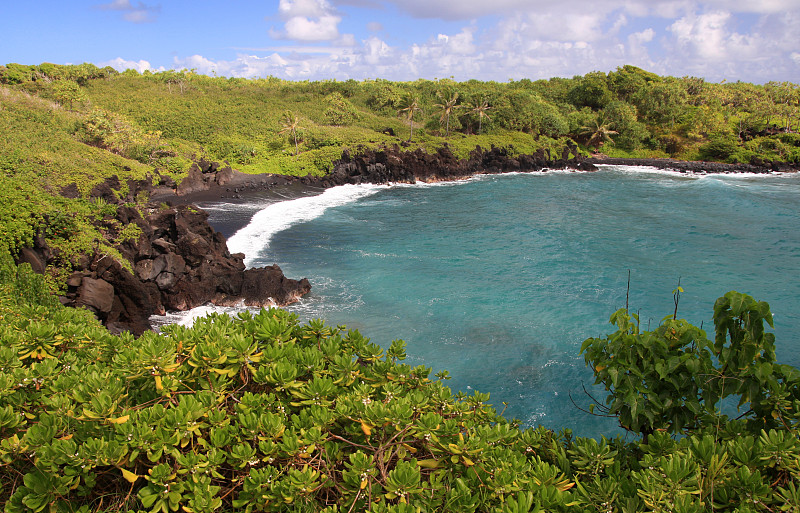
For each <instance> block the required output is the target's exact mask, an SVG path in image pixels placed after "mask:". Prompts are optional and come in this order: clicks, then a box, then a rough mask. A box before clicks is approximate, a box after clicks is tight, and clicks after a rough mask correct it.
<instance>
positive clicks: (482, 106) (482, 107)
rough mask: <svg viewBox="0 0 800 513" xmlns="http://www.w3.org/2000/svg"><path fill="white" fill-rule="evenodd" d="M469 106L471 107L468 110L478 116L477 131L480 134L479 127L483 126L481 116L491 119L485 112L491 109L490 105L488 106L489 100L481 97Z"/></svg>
mask: <svg viewBox="0 0 800 513" xmlns="http://www.w3.org/2000/svg"><path fill="white" fill-rule="evenodd" d="M471 107H472V108H471V109H470V112H472V113H473V114H475V115H476V116H478V133H479V134H480V133H481V128H482V127H483V118H486V119H488V120H489V121H491V120H492V118H490V117H489V115H488V114H487V113H486V111H488V110H489V109H491V107H490V106H489V102H488V101H487V100H486V98H481V101H480V102H476V103H475V105H472V106H471Z"/></svg>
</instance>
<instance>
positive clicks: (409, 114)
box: [397, 94, 422, 141]
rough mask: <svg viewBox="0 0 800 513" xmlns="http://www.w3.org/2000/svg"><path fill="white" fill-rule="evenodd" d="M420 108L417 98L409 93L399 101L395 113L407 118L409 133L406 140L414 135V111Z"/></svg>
mask: <svg viewBox="0 0 800 513" xmlns="http://www.w3.org/2000/svg"><path fill="white" fill-rule="evenodd" d="M421 110H422V109H421V108H420V106H419V98H417V97H416V96H413V95H411V94H408V95H406V96H405V97H404V98H403V100H402V102H401V103H400V108H399V109H398V110H397V115H398V116H400V117H405V118H406V119H407V120H408V127H409V134H408V140H409V141H411V138H412V137H413V136H414V113H415V112H420V111H421Z"/></svg>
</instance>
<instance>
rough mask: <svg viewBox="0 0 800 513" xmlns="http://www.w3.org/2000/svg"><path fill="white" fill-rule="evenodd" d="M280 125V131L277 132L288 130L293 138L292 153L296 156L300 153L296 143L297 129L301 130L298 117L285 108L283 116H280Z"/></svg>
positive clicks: (282, 132)
mask: <svg viewBox="0 0 800 513" xmlns="http://www.w3.org/2000/svg"><path fill="white" fill-rule="evenodd" d="M281 127H282V128H281V131H280V132H278V133H279V134H285V133H287V132H288V133H289V134H291V136H292V138H293V139H294V155H295V157H296V156H297V155H298V154H299V153H300V147H299V146H298V144H297V131H298V130H302V127H301V126H300V118H298V117H297V116H295V115H294V114H293V113H292V112H291V111H288V110H287V111H286V112H284V113H283V118H281Z"/></svg>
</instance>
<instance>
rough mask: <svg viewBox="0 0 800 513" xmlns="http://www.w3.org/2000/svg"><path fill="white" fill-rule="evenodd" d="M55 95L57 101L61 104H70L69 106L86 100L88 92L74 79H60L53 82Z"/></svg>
mask: <svg viewBox="0 0 800 513" xmlns="http://www.w3.org/2000/svg"><path fill="white" fill-rule="evenodd" d="M53 96H54V97H55V99H56V101H57V102H58V103H60V104H61V105H65V106H66V105H69V108H70V109H72V107H73V106H74V105H75V103H83V102H85V101H86V94H85V93H84V92H83V89H81V86H79V85H78V83H77V82H75V81H74V80H58V81H56V83H55V84H53Z"/></svg>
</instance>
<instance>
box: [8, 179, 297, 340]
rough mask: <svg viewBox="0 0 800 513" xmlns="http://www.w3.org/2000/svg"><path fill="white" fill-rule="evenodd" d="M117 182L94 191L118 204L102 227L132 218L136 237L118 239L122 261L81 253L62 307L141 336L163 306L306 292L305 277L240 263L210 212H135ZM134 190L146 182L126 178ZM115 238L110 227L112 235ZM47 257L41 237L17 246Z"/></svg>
mask: <svg viewBox="0 0 800 513" xmlns="http://www.w3.org/2000/svg"><path fill="white" fill-rule="evenodd" d="M119 185H120V184H119V182H118V181H117V180H116V179H115V178H112V179H109V180H107V181H106V182H105V183H103V184H100V185H98V186H97V187H95V189H94V190H93V191H92V193H93V195H96V197H102V198H104V199H105V200H106V201H107V202H109V203H114V204H116V205H117V208H116V215H115V216H114V217H113V218H107V219H105V220H103V221H101V222H102V223H104V229H107V230H109V231H113V229H114V227H117V229H119V228H120V227H123V226H126V225H129V224H135V225H136V226H138V228H139V230H140V231H141V235H140V236H139V237H137V238H135V239H129V240H127V241H126V242H124V243H122V244H120V245H119V246H118V247H117V249H118V250H119V252H120V253H121V255H122V256H123V257H124V261H120V260H118V259H114V258H112V257H111V256H109V255H105V254H95V255H84V256H83V257H82V258H81V259H80V261H79V262H78V263H77V265H76V269H75V272H74V273H73V274H72V275H71V276H69V277H68V279H67V284H66V285H67V289H66V292H65V293H64V295H63V296H62V297H61V301H62V303H64V304H66V305H68V306H74V307H79V308H86V309H89V310H91V311H92V312H94V313H95V314H96V315H97V317H98V318H99V319H100V320H101V321H103V323H104V324H105V325H106V326H107V327H108V328H109V329H110V330H111V331H113V332H121V331H124V330H128V331H131V332H132V333H134V334H137V335H138V334H141V333H142V332H144V331H145V330H147V329H150V323H149V320H148V319H149V317H150V316H151V315H153V314H163V313H165V312H166V311H168V310H187V309H190V308H194V307H197V306H201V305H203V304H207V303H214V304H217V305H225V306H229V305H241V304H243V305H246V306H254V307H261V306H272V305H277V306H283V305H287V304H289V303H292V302H295V301H297V300H298V299H299V298H300V297H301V296H303V295H304V294H307V293H308V292H309V291H310V290H311V285H310V284H309V282H308V280H306V279H302V280H299V281H298V280H292V279H289V278H286V276H284V275H283V272H282V271H281V269H280V267H278V266H277V265H272V266H268V267H264V268H257V269H245V265H244V255H243V254H241V253H236V254H231V253H230V252H229V251H228V247H227V244H226V241H225V237H223V236H222V234H220V233H218V232H216V231H214V229H213V228H212V227H211V225H209V224H208V214H206V213H205V212H204V211H202V210H200V209H198V208H196V207H193V206H190V205H179V206H174V207H169V206H161V207H151V208H148V209H144V210H141V211H140V210H139V209H137V208H135V207H132V206H129V205H125V204H123V203H122V201H121V200H120V199H119V195H118V194H119V193H118V188H119ZM128 185H129V188H128V189H129V191H131V193H132V194H136V192H137V190H140V189H141V187H146V184H128ZM111 235H112V236H113V233H111ZM51 259H52V255H51V250H50V249H49V248H48V247H47V244H46V242H45V241H44V239H42V238H38V239H37V241H36V243H35V244H34V247H33V248H26V249H24V250H22V251H21V252H20V256H19V261H20V262H21V261H26V262H29V263H31V265H32V267H33V268H34V269H36V270H39V271H44V267H45V266H46V265H47V263H48V261H50V260H51Z"/></svg>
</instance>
